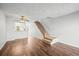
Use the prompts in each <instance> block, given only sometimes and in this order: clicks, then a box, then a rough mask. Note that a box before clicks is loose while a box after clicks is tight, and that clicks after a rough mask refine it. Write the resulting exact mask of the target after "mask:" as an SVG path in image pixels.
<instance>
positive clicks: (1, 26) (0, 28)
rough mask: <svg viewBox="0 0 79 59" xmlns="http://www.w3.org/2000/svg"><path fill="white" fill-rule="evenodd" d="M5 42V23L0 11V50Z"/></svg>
mask: <svg viewBox="0 0 79 59" xmlns="http://www.w3.org/2000/svg"><path fill="white" fill-rule="evenodd" d="M5 42H6V21H5V15H4V14H3V12H2V11H1V10H0V48H2V46H3V45H4V44H5Z"/></svg>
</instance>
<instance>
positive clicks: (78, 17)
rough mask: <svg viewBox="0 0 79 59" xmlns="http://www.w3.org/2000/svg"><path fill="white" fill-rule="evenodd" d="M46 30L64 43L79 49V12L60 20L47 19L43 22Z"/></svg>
mask: <svg viewBox="0 0 79 59" xmlns="http://www.w3.org/2000/svg"><path fill="white" fill-rule="evenodd" d="M42 23H43V24H44V26H45V28H46V30H47V31H48V32H49V33H50V34H54V35H56V37H57V41H58V42H63V43H66V44H70V45H73V46H77V47H79V12H75V13H72V14H69V15H65V16H61V17H58V18H51V17H48V18H45V19H43V20H42Z"/></svg>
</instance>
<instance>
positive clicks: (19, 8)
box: [0, 3, 79, 19]
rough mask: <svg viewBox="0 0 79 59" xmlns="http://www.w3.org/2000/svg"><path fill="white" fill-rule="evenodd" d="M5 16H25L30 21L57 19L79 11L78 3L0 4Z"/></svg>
mask: <svg viewBox="0 0 79 59" xmlns="http://www.w3.org/2000/svg"><path fill="white" fill-rule="evenodd" d="M0 9H1V10H3V11H5V13H7V15H8V14H9V15H19V16H21V15H25V16H28V17H30V18H32V19H42V18H45V17H54V18H55V17H59V16H63V15H67V14H70V13H72V12H76V11H78V10H79V4H78V3H0Z"/></svg>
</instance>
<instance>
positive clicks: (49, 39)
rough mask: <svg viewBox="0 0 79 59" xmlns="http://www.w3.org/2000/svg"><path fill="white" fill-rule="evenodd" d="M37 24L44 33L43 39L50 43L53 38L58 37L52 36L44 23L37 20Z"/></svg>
mask: <svg viewBox="0 0 79 59" xmlns="http://www.w3.org/2000/svg"><path fill="white" fill-rule="evenodd" d="M35 24H36V26H37V27H38V29H39V30H40V32H41V33H42V35H43V39H42V40H43V41H44V42H45V43H48V44H50V43H51V42H52V40H53V39H55V38H56V37H54V36H50V35H49V34H48V32H47V31H46V30H45V28H44V26H43V25H42V23H40V22H39V21H35Z"/></svg>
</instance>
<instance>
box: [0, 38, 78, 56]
mask: <svg viewBox="0 0 79 59" xmlns="http://www.w3.org/2000/svg"><path fill="white" fill-rule="evenodd" d="M0 55H1V56H79V48H76V47H73V46H70V45H67V44H64V43H60V42H57V43H55V44H53V45H49V44H46V43H44V42H43V41H42V40H41V39H38V38H30V39H27V38H22V39H16V40H13V41H8V42H6V44H5V45H4V47H3V48H2V49H1V51H0Z"/></svg>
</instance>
